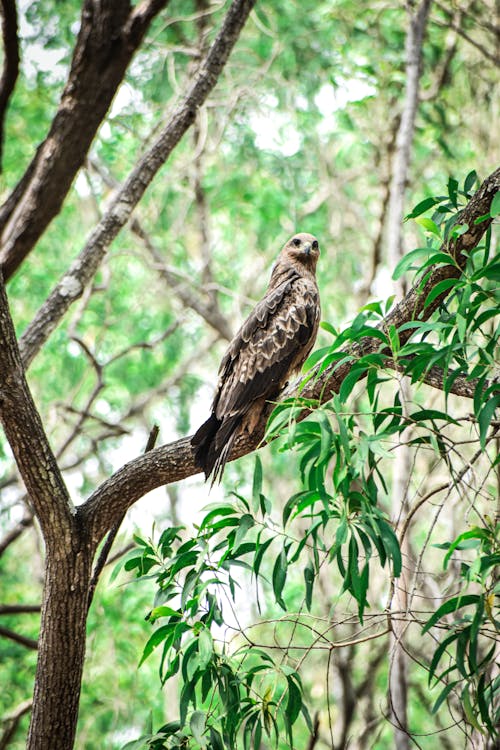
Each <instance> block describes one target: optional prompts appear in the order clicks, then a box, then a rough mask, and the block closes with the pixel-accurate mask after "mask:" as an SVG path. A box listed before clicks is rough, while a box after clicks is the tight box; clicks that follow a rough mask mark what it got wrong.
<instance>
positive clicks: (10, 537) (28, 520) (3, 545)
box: [0, 511, 33, 557]
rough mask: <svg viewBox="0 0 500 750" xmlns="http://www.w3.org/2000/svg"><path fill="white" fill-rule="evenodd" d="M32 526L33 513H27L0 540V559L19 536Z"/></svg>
mask: <svg viewBox="0 0 500 750" xmlns="http://www.w3.org/2000/svg"><path fill="white" fill-rule="evenodd" d="M32 524H33V513H32V512H31V511H27V512H26V513H25V515H24V516H23V518H21V520H20V521H19V522H18V523H16V525H15V526H13V527H12V528H11V529H10V531H8V532H7V533H6V534H5V536H4V537H3V538H2V539H0V557H1V556H2V555H3V553H4V552H5V550H6V549H7V548H8V547H9V546H10V545H11V544H12V543H13V542H15V541H16V539H17V538H18V537H20V536H21V534H22V533H23V532H24V531H25V530H26V529H27V528H28V527H29V526H31V525H32Z"/></svg>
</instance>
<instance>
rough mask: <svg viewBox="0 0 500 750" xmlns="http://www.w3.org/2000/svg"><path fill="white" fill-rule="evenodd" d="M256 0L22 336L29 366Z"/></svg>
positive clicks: (246, 0) (189, 115) (234, 8)
mask: <svg viewBox="0 0 500 750" xmlns="http://www.w3.org/2000/svg"><path fill="white" fill-rule="evenodd" d="M254 4H255V0H233V2H232V3H231V6H230V8H229V10H228V12H227V14H226V17H225V19H224V22H223V24H222V27H221V29H220V31H219V33H218V34H217V37H216V39H215V41H214V43H213V44H212V46H211V48H210V50H209V52H208V54H207V56H206V58H205V59H204V60H203V62H202V63H201V65H200V67H199V69H198V73H197V74H196V76H195V78H194V81H193V83H192V84H191V86H190V88H189V90H188V92H187V94H186V96H185V97H184V99H183V100H182V101H181V102H180V103H179V104H178V105H177V107H176V108H175V109H174V112H173V114H172V116H171V117H170V118H169V120H168V122H167V123H166V125H165V127H164V128H163V129H162V131H161V132H160V135H159V136H158V138H157V139H156V140H155V142H154V143H153V145H152V146H151V147H150V148H149V150H148V151H147V152H146V153H145V154H144V155H143V156H142V158H141V159H140V160H139V162H138V163H137V165H136V166H135V168H134V169H133V170H132V172H131V173H130V175H129V177H128V178H127V180H126V181H125V183H124V185H123V187H122V189H121V190H120V191H119V192H118V194H117V195H116V196H115V198H114V200H113V202H112V203H111V206H110V207H109V209H108V211H107V212H106V213H105V214H104V216H103V217H102V219H101V220H100V222H99V223H98V224H97V226H96V228H95V229H94V231H93V232H92V233H91V235H90V237H89V238H88V240H87V243H86V245H85V247H84V248H83V250H82V251H81V253H80V255H79V256H78V258H77V259H76V260H75V261H74V262H73V264H72V265H71V267H70V269H69V270H68V272H67V273H66V274H65V275H64V276H63V277H62V279H61V280H60V282H59V283H58V284H57V286H56V287H55V289H54V290H53V291H52V292H51V294H50V295H49V297H48V298H47V300H46V301H45V303H44V304H43V305H42V307H41V308H40V310H39V311H38V313H37V314H36V316H35V318H34V320H33V321H32V323H31V324H30V326H29V327H28V328H27V329H26V331H25V333H24V334H23V336H22V337H21V340H20V342H19V343H20V350H21V356H22V359H23V362H24V365H25V367H28V365H29V363H30V362H31V361H32V359H33V357H34V356H35V355H36V354H37V352H38V351H39V349H40V347H41V346H42V345H43V344H44V343H45V341H46V340H47V338H48V337H49V336H50V334H51V333H52V331H53V330H54V329H55V328H56V326H57V325H58V323H59V321H60V320H61V318H62V317H63V316H64V314H65V313H66V311H67V310H68V308H69V307H70V305H71V304H72V303H73V302H74V301H75V300H76V299H78V298H79V297H80V296H81V295H82V293H83V290H84V289H85V287H86V286H87V284H89V282H90V281H91V279H92V278H93V277H94V275H95V273H96V271H97V269H98V267H99V264H100V262H101V260H102V258H103V257H104V255H105V253H106V250H107V248H108V247H109V245H110V244H111V242H112V241H113V240H114V239H115V237H116V236H117V234H118V232H119V231H120V230H121V229H122V227H123V226H124V225H125V224H126V223H127V221H128V220H129V218H130V216H131V214H132V211H133V210H134V208H135V207H136V205H137V204H138V202H139V201H140V199H141V198H142V196H143V195H144V193H145V191H146V188H147V187H148V185H149V184H150V182H151V181H152V179H153V178H154V176H155V175H156V173H157V172H158V170H159V169H160V167H161V166H162V165H163V164H164V163H165V161H166V160H167V159H168V157H169V156H170V154H171V153H172V151H173V149H174V148H175V146H176V145H177V144H178V143H179V141H180V140H181V138H182V136H183V135H184V133H185V132H186V131H187V130H188V128H189V127H190V126H191V125H192V123H193V122H194V120H195V117H196V110H197V109H198V107H200V106H201V105H202V104H203V102H204V101H205V100H206V98H207V96H208V95H209V94H210V92H211V91H212V89H213V88H214V86H215V84H216V83H217V80H218V77H219V76H220V74H221V72H222V70H223V68H224V66H225V64H226V62H227V59H228V57H229V55H230V53H231V50H232V49H233V47H234V45H235V43H236V41H237V39H238V36H239V34H240V32H241V30H242V28H243V26H244V24H245V22H246V20H247V18H248V15H249V13H250V11H251V10H252V8H253V6H254Z"/></svg>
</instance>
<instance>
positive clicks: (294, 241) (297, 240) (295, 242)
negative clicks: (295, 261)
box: [292, 237, 300, 247]
mask: <svg viewBox="0 0 500 750" xmlns="http://www.w3.org/2000/svg"><path fill="white" fill-rule="evenodd" d="M292 242H293V244H294V245H295V247H300V240H299V238H298V237H295V239H294V240H292Z"/></svg>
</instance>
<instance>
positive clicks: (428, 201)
mask: <svg viewBox="0 0 500 750" xmlns="http://www.w3.org/2000/svg"><path fill="white" fill-rule="evenodd" d="M443 200H445V198H444V197H443V196H438V197H431V198H424V200H423V201H420V203H417V205H416V206H415V208H414V209H413V210H412V211H411V213H409V214H408V215H407V216H405V218H404V220H405V221H408V219H415V218H416V217H417V216H420V214H423V213H425V212H426V211H428V210H429V208H432V207H433V206H435V205H436V203H441V201H443Z"/></svg>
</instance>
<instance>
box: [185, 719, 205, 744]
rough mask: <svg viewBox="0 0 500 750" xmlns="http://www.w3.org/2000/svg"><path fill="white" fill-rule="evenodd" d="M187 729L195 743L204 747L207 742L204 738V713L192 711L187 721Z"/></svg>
mask: <svg viewBox="0 0 500 750" xmlns="http://www.w3.org/2000/svg"><path fill="white" fill-rule="evenodd" d="M189 727H190V729H191V732H192V734H193V737H194V739H195V740H196V742H197V743H198V744H199V745H201V746H202V747H206V744H207V741H206V738H205V737H204V734H205V731H206V716H205V712H204V711H193V713H192V714H191V718H190V720H189Z"/></svg>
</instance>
